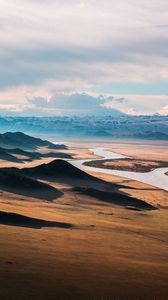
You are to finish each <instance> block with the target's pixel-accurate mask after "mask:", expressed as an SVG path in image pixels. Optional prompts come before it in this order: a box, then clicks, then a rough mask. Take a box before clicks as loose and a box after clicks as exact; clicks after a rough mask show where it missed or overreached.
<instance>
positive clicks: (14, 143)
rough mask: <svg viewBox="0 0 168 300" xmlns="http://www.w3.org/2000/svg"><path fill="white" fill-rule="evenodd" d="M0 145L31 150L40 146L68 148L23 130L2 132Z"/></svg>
mask: <svg viewBox="0 0 168 300" xmlns="http://www.w3.org/2000/svg"><path fill="white" fill-rule="evenodd" d="M0 147H3V148H10V149H13V148H21V149H30V150H33V149H37V148H38V147H48V148H49V149H67V147H66V146H65V145H59V144H57V145H55V144H53V143H51V142H49V141H45V140H42V139H40V138H35V137H32V136H29V135H27V134H24V133H22V132H6V133H4V134H0Z"/></svg>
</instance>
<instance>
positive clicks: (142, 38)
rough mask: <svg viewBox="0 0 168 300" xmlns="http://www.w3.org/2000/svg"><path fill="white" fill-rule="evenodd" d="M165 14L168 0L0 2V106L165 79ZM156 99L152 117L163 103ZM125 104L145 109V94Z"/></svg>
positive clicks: (167, 36) (167, 32) (167, 40)
mask: <svg viewBox="0 0 168 300" xmlns="http://www.w3.org/2000/svg"><path fill="white" fill-rule="evenodd" d="M167 16H168V1H167V0H153V1H145V0H127V1H123V0H118V1H116V0H104V1H103V0H61V1H60V0H41V1H40V0H29V1H27V0H12V1H10V0H9V1H6V2H5V1H4V0H0V49H1V50H0V103H1V104H2V105H5V103H8V104H11V105H16V107H17V106H18V105H21V106H22V107H23V106H24V107H25V106H26V105H27V97H43V98H46V97H52V96H53V94H55V93H58V92H60V93H63V92H65V93H66V92H67V91H68V92H71V93H72V92H74V93H75V92H78V91H80V90H81V89H82V90H87V89H88V88H90V87H97V86H100V85H103V84H106V83H110V82H131V83H132V84H134V83H142V82H143V83H151V82H156V83H157V82H158V81H163V80H164V81H168V69H167V63H168V59H167V48H168V26H167V25H168V22H167ZM102 92H103V90H102ZM111 93H113V91H111ZM119 93H120V91H118V94H119ZM130 93H131V91H130ZM162 94H164V93H162ZM124 97H125V95H124ZM137 97H138V96H137ZM153 97H154V95H152V97H151V99H154V98H153ZM160 98H162V95H160ZM160 98H158V99H157V100H156V101H155V104H154V106H153V105H152V107H151V112H152V111H153V110H156V111H158V110H159V109H160V108H161V107H162V106H163V105H165V103H162V102H163V101H161V103H159V102H158V101H160V100H159V99H160ZM129 99H130V98H129ZM148 99H149V98H148ZM130 101H133V104H131V103H130V107H133V109H135V110H136V111H145V106H144V103H143V97H141V100H136V99H132V100H130ZM149 101H150V100H149ZM151 101H153V100H151ZM140 103H142V107H141V105H140ZM121 104H122V103H120V106H122V108H121V109H122V110H124V111H128V110H129V109H130V107H128V106H126V103H123V105H121ZM113 105H114V103H113ZM115 105H119V103H116V104H115ZM124 105H125V106H124ZM136 105H138V106H137V107H135V108H134V106H136ZM120 106H119V107H120ZM8 107H9V106H8ZM9 110H10V109H9ZM149 111H150V107H149V105H148V104H147V105H146V112H149Z"/></svg>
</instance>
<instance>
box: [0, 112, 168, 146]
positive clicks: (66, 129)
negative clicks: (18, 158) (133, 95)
mask: <svg viewBox="0 0 168 300" xmlns="http://www.w3.org/2000/svg"><path fill="white" fill-rule="evenodd" d="M0 131H1V133H3V132H6V131H11V132H17V134H16V137H15V142H14V144H15V147H18V146H19V147H22V148H23V149H28V148H32V147H33V148H36V147H37V146H38V147H39V146H47V147H50V146H51V147H53V145H50V144H49V142H46V141H41V140H39V139H36V141H35V140H34V145H32V144H33V142H32V141H30V140H29V139H28V138H26V139H23V143H22V137H21V136H20V135H19V132H18V131H22V132H24V133H27V134H32V135H34V134H35V135H37V136H39V135H45V136H54V137H64V138H67V137H72V138H74V137H80V138H82V137H83V138H86V137H87V138H115V139H116V138H124V139H125V138H126V139H127V138H130V139H150V140H152V139H153V140H168V116H160V115H153V116H128V115H121V116H120V115H118V116H94V115H93V116H83V117H80V116H74V117H66V116H62V117H37V118H36V117H5V118H0ZM6 138H7V140H6ZM12 138H13V137H12ZM10 139H11V136H10V134H9V133H6V135H5V136H4V137H2V136H0V146H1V147H7V145H8V141H9V140H10ZM29 142H30V146H29ZM10 143H11V141H10ZM21 144H22V145H21ZM55 147H59V149H61V148H60V147H61V145H60V146H58V145H55ZM62 147H63V148H64V146H62ZM63 148H62V149H63Z"/></svg>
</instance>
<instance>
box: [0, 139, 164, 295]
mask: <svg viewBox="0 0 168 300" xmlns="http://www.w3.org/2000/svg"><path fill="white" fill-rule="evenodd" d="M63 142H64V141H63ZM100 143H101V146H103V147H105V148H107V149H109V150H111V151H116V152H118V153H123V154H125V155H128V156H132V157H133V158H136V159H139V160H145V159H149V158H150V159H151V160H157V161H163V160H164V161H166V160H167V161H168V151H167V152H166V149H167V146H168V145H167V144H166V142H163V143H162V142H160V143H156V144H152V143H151V144H147V142H145V144H144V145H143V144H142V143H141V144H138V143H133V142H132V144H124V143H123V144H122V143H119V144H117V143H114V142H108V143H107V141H106V142H103V141H97V142H88V141H82V142H80V146H79V144H78V142H75V141H73V142H72V141H68V142H67V143H66V145H67V146H68V149H64V150H60V151H59V150H57V149H52V150H51V149H50V150H49V149H48V148H46V147H42V148H38V149H37V150H36V151H38V152H40V153H43V154H44V153H48V152H49V151H50V152H54V153H58V152H63V153H65V154H70V155H71V156H72V157H74V158H77V159H85V158H86V159H87V158H94V159H96V158H98V157H97V156H94V155H93V154H92V153H91V152H90V151H89V150H88V148H89V149H90V148H92V147H96V146H100ZM17 157H18V156H17ZM18 158H19V159H22V163H21V162H18V161H17V162H16V161H9V159H8V160H2V161H1V162H0V164H1V168H5V169H0V179H1V181H0V184H1V186H0V233H1V238H0V281H1V289H0V299H2V300H11V299H12V300H30V299H31V300H35V299H36V300H50V299H53V300H55V299H57V300H94V299H95V300H99V299H103V300H106V299H107V300H113V299H118V300H120V299H121V300H137V299H139V300H155V299H156V300H166V299H167V298H168V288H167V278H168V238H167V233H168V225H167V218H168V192H166V191H164V190H159V189H158V188H155V187H152V186H148V185H146V184H143V183H140V182H137V181H134V180H129V179H126V178H122V177H116V176H112V175H107V174H103V173H99V174H97V173H94V172H89V174H88V175H87V174H86V173H84V172H82V171H80V172H79V171H76V169H75V168H74V167H73V168H72V167H70V165H69V163H68V162H67V163H66V160H67V159H66V158H65V159H64V161H62V160H60V159H58V160H57V161H56V160H55V159H57V158H53V157H40V159H39V158H38V159H37V158H34V159H32V160H31V161H24V159H23V156H21V157H18ZM53 161H54V162H53ZM44 164H45V165H44ZM39 165H40V167H39ZM41 165H42V166H41ZM11 167H15V168H16V169H11ZM35 167H36V168H35ZM6 168H7V169H6ZM20 169H22V170H20ZM27 178H30V179H29V181H28V180H27ZM19 183H20V187H19ZM17 185H18V186H17ZM11 213H12V214H11Z"/></svg>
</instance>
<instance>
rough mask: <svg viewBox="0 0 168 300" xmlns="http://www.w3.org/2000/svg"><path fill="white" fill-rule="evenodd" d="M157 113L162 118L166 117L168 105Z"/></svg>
mask: <svg viewBox="0 0 168 300" xmlns="http://www.w3.org/2000/svg"><path fill="white" fill-rule="evenodd" d="M158 113H159V114H160V115H163V116H168V105H166V106H164V107H162V108H161V109H160V110H159V111H158Z"/></svg>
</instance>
